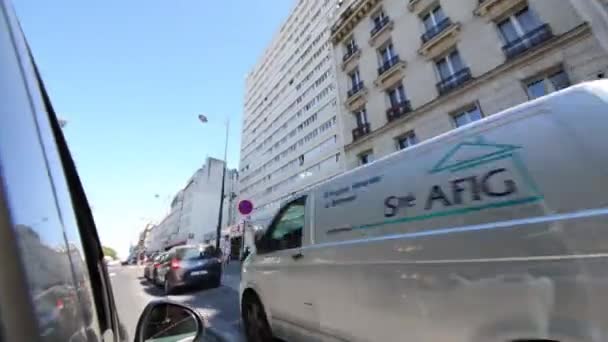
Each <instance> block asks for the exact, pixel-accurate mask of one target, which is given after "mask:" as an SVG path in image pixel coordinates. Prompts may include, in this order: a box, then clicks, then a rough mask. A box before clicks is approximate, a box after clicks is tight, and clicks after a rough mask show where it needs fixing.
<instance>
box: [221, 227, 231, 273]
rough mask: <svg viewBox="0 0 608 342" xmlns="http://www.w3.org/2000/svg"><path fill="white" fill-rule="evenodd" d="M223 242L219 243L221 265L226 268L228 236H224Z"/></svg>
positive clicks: (227, 261)
mask: <svg viewBox="0 0 608 342" xmlns="http://www.w3.org/2000/svg"><path fill="white" fill-rule="evenodd" d="M222 241H223V243H222V244H220V247H221V249H222V267H223V268H226V266H228V264H229V263H230V252H231V250H230V237H229V236H228V235H226V236H224V240H222Z"/></svg>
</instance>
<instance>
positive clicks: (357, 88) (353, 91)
mask: <svg viewBox="0 0 608 342" xmlns="http://www.w3.org/2000/svg"><path fill="white" fill-rule="evenodd" d="M363 88H364V87H363V81H359V83H357V84H354V85H353V87H352V88H351V89H350V90H349V91H348V92H347V94H346V95H348V97H353V96H355V95H356V94H357V93H358V92H360V91H361V90H363Z"/></svg>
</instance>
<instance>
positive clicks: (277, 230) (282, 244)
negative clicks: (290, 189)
mask: <svg viewBox="0 0 608 342" xmlns="http://www.w3.org/2000/svg"><path fill="white" fill-rule="evenodd" d="M305 202H306V200H305V199H304V198H302V199H298V200H296V201H294V202H292V203H291V204H289V206H288V207H287V208H285V209H284V210H283V212H282V213H281V216H280V217H279V218H277V220H276V221H275V223H274V225H273V226H272V227H271V229H272V230H271V231H270V235H269V236H268V240H269V241H268V243H269V246H268V247H269V249H270V250H273V251H276V250H282V249H290V248H297V247H300V246H302V229H303V228H304V210H305V207H306V206H305Z"/></svg>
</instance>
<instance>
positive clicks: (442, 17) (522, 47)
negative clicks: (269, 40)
mask: <svg viewBox="0 0 608 342" xmlns="http://www.w3.org/2000/svg"><path fill="white" fill-rule="evenodd" d="M386 18H387V17H386V15H385V14H384V12H383V11H382V9H380V10H378V11H377V12H375V13H373V14H372V15H371V16H370V19H371V22H372V26H373V29H372V35H373V32H374V30H376V31H377V30H379V29H380V28H381V27H382V26H383V25H387V24H386V23H387V20H386ZM420 19H421V21H422V26H423V27H424V30H425V31H424V33H423V35H422V37H421V39H422V41H423V43H425V42H428V41H430V40H432V39H433V38H434V37H436V36H438V35H439V34H440V33H441V32H443V31H444V30H446V29H447V28H448V27H449V26H450V25H451V21H450V19H449V17H448V16H446V14H445V13H444V11H443V9H442V7H441V6H440V4H439V3H437V4H436V5H435V6H434V7H431V8H429V9H428V10H427V11H426V13H423V14H422V16H421V17H420ZM496 27H497V31H498V35H499V37H500V39H501V40H502V41H503V43H504V45H503V51H504V53H505V56H506V57H507V59H509V58H514V57H517V56H519V55H521V54H522V53H523V52H525V51H527V50H528V49H531V48H533V47H535V46H538V45H540V44H542V43H544V42H545V41H547V40H548V39H550V38H551V37H552V33H551V29H550V27H549V26H548V25H547V24H544V23H542V22H541V20H540V19H539V17H538V16H537V15H536V14H535V13H534V12H533V11H532V10H531V9H530V8H529V7H527V6H525V7H523V8H519V9H518V10H516V11H514V12H513V13H511V14H510V15H509V16H507V17H506V18H503V19H501V20H500V21H498V22H497V23H496ZM356 49H358V47H357V44H356V41H355V39H354V37H352V36H351V37H349V38H348V39H346V41H345V43H344V58H343V59H344V60H347V59H348V58H349V56H350V55H352V54H353V50H356ZM376 53H377V57H378V65H379V68H378V75H379V76H381V75H382V74H383V73H384V72H386V71H388V70H389V69H391V68H392V67H393V66H395V65H396V64H397V63H399V62H400V58H399V56H398V54H396V52H395V50H394V46H393V43H392V41H391V39H390V38H389V39H388V40H387V41H386V42H384V43H383V44H382V45H381V46H380V47H378V48H377V49H376ZM432 63H433V64H434V67H435V68H434V70H435V72H436V77H437V79H438V83H437V90H438V93H439V95H440V96H441V95H444V94H447V93H449V92H450V91H452V90H454V89H456V88H458V87H460V86H462V85H464V84H465V83H467V82H468V81H470V80H472V75H471V72H470V70H469V68H468V67H467V65H466V63H465V61H464V60H463V59H462V57H461V55H460V53H459V51H458V48H457V47H453V48H452V49H450V50H448V51H446V52H445V53H444V54H442V55H440V56H438V57H436V58H434V59H433V60H432ZM347 77H348V82H349V83H350V86H349V88H350V89H349V90H348V92H347V98H353V97H354V96H357V95H358V94H360V93H362V91H363V90H364V89H365V87H364V80H363V79H362V78H361V75H360V73H359V69H358V68H357V67H355V68H353V69H352V70H351V71H350V72H348V73H347ZM569 84H570V82H569V80H568V77H567V75H566V74H565V72H563V71H559V72H557V73H556V74H555V75H554V76H551V78H550V82H547V81H543V80H541V81H537V83H533V84H531V85H527V86H526V88H527V89H528V93H529V94H532V95H533V96H531V98H532V97H534V96H535V95H534V94H536V93H538V94H544V93H546V92H547V91H550V90H552V89H561V88H563V87H565V86H568V85H569ZM385 99H386V104H387V111H386V117H387V121H388V122H390V121H392V120H395V119H397V118H400V117H402V116H405V115H407V114H408V113H409V112H410V111H412V108H411V105H410V102H409V101H408V99H407V96H406V92H405V89H404V87H403V84H402V82H401V81H398V82H397V83H396V84H394V85H392V86H391V87H388V88H387V89H386V90H385ZM352 114H353V117H354V120H355V122H356V128H355V129H354V130H353V132H352V134H353V140H357V139H359V138H361V137H362V136H364V135H366V134H368V133H370V132H371V131H372V127H370V123H369V121H368V120H367V116H366V111H365V108H358V109H356V110H354V111H353V112H352ZM470 120H471V119H470V118H469V116H463V117H462V119H459V120H458V122H457V126H459V125H460V124H461V123H462V122H470ZM365 159H366V157H365V156H364V157H363V160H365Z"/></svg>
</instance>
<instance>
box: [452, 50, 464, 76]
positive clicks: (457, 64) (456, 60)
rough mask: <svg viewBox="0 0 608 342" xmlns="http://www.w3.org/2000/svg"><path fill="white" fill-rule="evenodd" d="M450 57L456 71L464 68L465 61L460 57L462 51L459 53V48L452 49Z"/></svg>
mask: <svg viewBox="0 0 608 342" xmlns="http://www.w3.org/2000/svg"><path fill="white" fill-rule="evenodd" d="M449 58H450V62H451V63H452V68H453V69H454V73H456V72H458V71H460V70H462V69H463V68H464V63H462V59H460V53H458V50H455V51H452V53H450V57H449Z"/></svg>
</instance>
